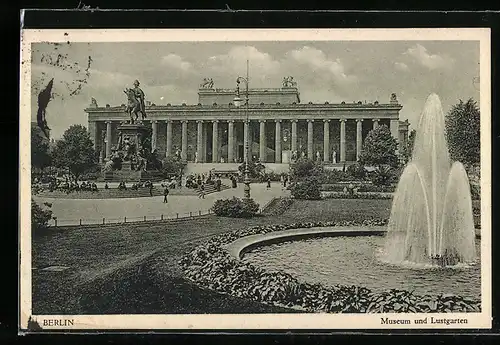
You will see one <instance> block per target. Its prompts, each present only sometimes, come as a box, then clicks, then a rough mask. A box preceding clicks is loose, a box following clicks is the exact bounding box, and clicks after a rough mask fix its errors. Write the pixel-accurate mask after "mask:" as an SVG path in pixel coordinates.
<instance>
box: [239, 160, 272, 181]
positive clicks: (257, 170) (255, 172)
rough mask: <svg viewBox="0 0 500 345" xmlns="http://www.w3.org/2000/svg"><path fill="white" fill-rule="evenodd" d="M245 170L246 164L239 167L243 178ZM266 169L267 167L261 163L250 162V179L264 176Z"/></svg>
mask: <svg viewBox="0 0 500 345" xmlns="http://www.w3.org/2000/svg"><path fill="white" fill-rule="evenodd" d="M245 168H246V165H245V163H242V164H240V165H239V166H238V170H239V171H240V172H241V174H242V175H243V176H244V175H245ZM265 169H266V167H265V165H264V164H262V163H259V162H254V161H249V162H248V177H250V178H256V177H260V176H262V175H263V173H264V170H265Z"/></svg>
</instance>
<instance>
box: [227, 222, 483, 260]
mask: <svg viewBox="0 0 500 345" xmlns="http://www.w3.org/2000/svg"><path fill="white" fill-rule="evenodd" d="M386 232H387V227H386V226H371V227H368V226H364V227H361V226H327V227H312V228H299V229H289V230H282V231H273V232H270V233H266V234H258V235H249V236H245V237H241V238H239V239H237V240H235V241H233V242H231V243H229V244H227V245H225V246H224V248H226V250H227V251H228V252H229V254H230V255H231V256H232V257H233V258H236V259H238V260H240V259H241V258H242V257H243V255H244V254H245V253H247V252H249V251H251V250H253V249H255V248H258V247H262V246H267V245H270V244H276V243H281V242H287V241H296V240H304V239H310V238H321V237H339V236H383V235H385V234H386ZM476 238H481V229H476Z"/></svg>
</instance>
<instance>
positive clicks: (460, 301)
mask: <svg viewBox="0 0 500 345" xmlns="http://www.w3.org/2000/svg"><path fill="white" fill-rule="evenodd" d="M386 224H387V220H386V219H369V220H364V221H361V222H355V221H338V222H311V223H294V224H282V225H263V226H254V227H251V228H247V229H243V230H239V231H234V232H230V233H224V234H221V235H218V236H216V237H213V238H212V239H211V240H209V241H208V242H206V243H204V244H202V245H200V246H198V247H196V248H195V249H194V250H192V251H191V252H190V253H188V254H187V255H185V256H184V257H183V258H182V259H181V260H180V262H179V263H180V265H181V267H182V268H183V270H184V274H185V275H186V277H187V279H189V280H191V281H193V282H194V283H196V284H198V285H199V286H201V287H204V288H209V289H211V290H214V291H216V292H219V293H222V294H228V295H231V296H236V297H241V298H246V299H249V300H252V301H257V302H261V303H265V304H270V305H275V306H285V307H288V308H293V309H298V310H302V311H305V312H326V313H387V312H397V313H408V312H414V313H417V312H422V313H438V312H480V310H481V305H480V300H471V299H466V298H463V297H460V296H456V295H440V296H437V297H435V296H430V295H423V296H419V295H415V294H413V293H412V292H411V291H406V290H396V289H392V290H389V291H385V292H382V293H374V292H372V291H371V290H369V289H367V288H364V287H359V286H347V285H336V286H332V287H327V286H323V285H320V284H309V283H304V282H299V281H298V280H297V279H296V278H294V277H293V276H291V275H290V274H288V273H284V272H279V271H278V272H266V271H265V270H263V269H261V268H259V267H255V266H253V265H250V264H248V263H243V262H241V261H240V260H237V259H235V258H233V257H231V255H230V254H229V252H228V251H227V250H226V249H225V248H224V246H225V245H227V244H229V243H231V242H233V241H235V240H236V239H238V238H241V237H245V236H249V235H256V234H265V233H269V232H273V231H282V230H289V229H296V228H311V227H321V226H366V227H371V226H383V225H386Z"/></svg>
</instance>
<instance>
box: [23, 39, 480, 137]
mask: <svg viewBox="0 0 500 345" xmlns="http://www.w3.org/2000/svg"><path fill="white" fill-rule="evenodd" d="M59 55H60V57H59V61H58V56H59ZM247 59H248V60H249V65H250V67H249V76H250V88H264V87H269V88H276V87H281V84H282V80H283V77H285V76H293V77H294V80H295V81H296V82H297V86H298V88H299V91H300V96H301V102H302V103H308V102H318V103H324V102H326V101H328V102H330V103H335V102H341V101H345V102H347V103H349V102H352V101H356V102H357V101H363V102H364V101H367V102H373V101H375V100H378V101H379V102H380V103H387V102H389V98H390V95H391V93H393V92H394V93H396V95H397V97H398V100H399V102H400V103H401V104H402V105H403V109H402V110H401V113H400V119H402V120H405V119H408V120H409V121H410V124H415V125H416V123H417V121H418V117H419V115H420V113H421V111H422V107H423V105H424V103H425V101H426V98H427V97H428V95H429V94H431V93H437V94H438V96H439V97H440V99H441V102H442V105H443V109H444V111H445V112H447V111H448V110H449V109H450V107H451V106H452V105H453V104H456V103H457V102H458V101H459V100H460V99H462V100H467V99H468V98H471V97H472V98H474V99H475V100H477V101H478V102H479V85H478V84H477V83H475V82H474V81H475V78H477V77H479V42H478V41H366V42H364V41H355V42H354V41H350V42H349V41H332V42H318V41H316V42H315V41H310V42H297V41H295V42H242V41H238V42H181V43H179V42H165V43H158V42H144V43H132V42H113V43H58V44H54V43H35V44H33V46H32V60H31V71H32V90H31V93H32V101H31V104H32V108H31V109H32V120H35V118H36V110H37V95H38V92H39V91H40V90H41V88H43V87H44V86H45V85H46V84H47V82H48V81H49V80H50V79H51V78H54V88H53V99H52V100H51V102H50V103H49V105H48V107H47V113H46V117H47V122H48V125H49V127H50V128H51V136H52V137H53V138H55V139H58V138H60V137H61V136H62V135H63V133H64V131H65V130H66V129H67V128H68V127H69V126H71V125H72V124H82V125H85V126H87V115H86V113H85V111H84V109H85V108H86V107H87V106H88V105H89V104H90V101H91V98H92V97H93V98H95V99H96V100H97V103H98V104H99V106H105V105H106V104H110V105H111V106H117V105H120V104H123V103H126V96H125V94H124V93H123V89H124V88H125V87H132V84H133V81H134V80H135V79H138V80H139V81H140V83H141V88H142V90H143V91H144V93H145V94H146V99H147V100H150V101H151V102H152V103H155V104H157V105H160V104H167V103H171V104H182V103H186V104H196V103H198V95H197V92H198V87H199V85H200V83H201V82H202V80H203V78H212V79H213V81H214V87H216V88H234V87H235V86H236V78H237V76H239V75H241V76H245V74H246V60H247ZM476 81H477V80H476Z"/></svg>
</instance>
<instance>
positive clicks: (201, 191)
mask: <svg viewBox="0 0 500 345" xmlns="http://www.w3.org/2000/svg"><path fill="white" fill-rule="evenodd" d="M198 198H200V199H205V184H204V183H202V184H200V191H199V193H198Z"/></svg>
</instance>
